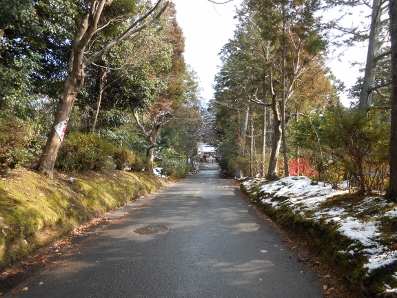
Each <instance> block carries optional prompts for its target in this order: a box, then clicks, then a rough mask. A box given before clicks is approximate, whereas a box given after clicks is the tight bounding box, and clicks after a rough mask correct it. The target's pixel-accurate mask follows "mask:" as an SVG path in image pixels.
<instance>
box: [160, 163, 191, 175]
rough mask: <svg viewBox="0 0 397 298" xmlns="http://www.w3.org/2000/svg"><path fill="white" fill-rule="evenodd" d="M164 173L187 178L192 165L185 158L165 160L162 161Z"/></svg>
mask: <svg viewBox="0 0 397 298" xmlns="http://www.w3.org/2000/svg"><path fill="white" fill-rule="evenodd" d="M161 166H162V168H163V171H162V172H163V173H164V174H165V175H167V176H171V177H173V178H185V177H187V175H188V174H189V170H190V166H189V165H188V164H186V162H185V161H184V160H175V159H170V160H164V161H163V162H162V163H161Z"/></svg>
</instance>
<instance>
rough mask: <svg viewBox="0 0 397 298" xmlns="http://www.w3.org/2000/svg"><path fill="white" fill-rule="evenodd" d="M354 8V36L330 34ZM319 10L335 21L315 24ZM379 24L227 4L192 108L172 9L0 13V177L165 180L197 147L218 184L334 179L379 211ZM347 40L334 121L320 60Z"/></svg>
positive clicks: (388, 52)
mask: <svg viewBox="0 0 397 298" xmlns="http://www.w3.org/2000/svg"><path fill="white" fill-rule="evenodd" d="M208 1H210V2H213V3H214V4H216V3H219V4H217V5H222V3H220V2H217V1H212V0H208ZM225 2H230V1H224V3H225ZM361 7H367V8H368V7H369V8H370V9H369V11H370V13H369V15H368V16H367V18H368V19H369V20H370V21H369V22H367V23H369V24H370V25H369V27H364V26H360V27H344V26H342V25H341V24H343V22H342V19H343V18H344V17H345V16H346V15H354V13H355V12H357V11H361ZM329 10H332V11H333V12H335V11H337V12H339V13H340V14H337V13H335V17H334V18H333V19H331V20H330V19H327V20H325V19H324V18H323V17H322V15H324V14H325V13H326V12H327V11H329ZM395 10H396V7H395V5H394V1H390V2H386V1H379V0H374V1H373V2H371V3H370V2H366V1H320V0H304V1H303V0H302V1H267V0H246V1H243V2H242V4H241V7H239V9H238V11H237V12H236V18H237V20H238V25H237V27H236V30H235V33H234V37H233V38H232V39H230V40H229V42H228V43H227V44H225V45H224V47H223V48H222V51H221V53H220V57H221V61H222V65H221V67H220V69H219V72H218V74H217V75H216V77H215V84H214V90H215V93H214V97H213V99H212V100H211V101H210V103H209V107H208V108H203V106H202V105H201V102H200V89H199V83H198V80H197V76H196V74H195V72H194V70H193V69H191V68H190V67H189V66H188V65H186V63H185V61H184V56H183V52H184V37H183V32H182V29H181V28H180V27H179V25H178V22H177V17H176V16H177V7H175V5H174V4H173V2H172V1H164V0H158V1H155V3H153V2H152V1H146V0H139V1H138V0H136V1H135V0H118V1H116V0H92V1H84V0H73V1H68V2H67V3H65V2H64V1H59V0H40V1H33V0H15V1H7V0H3V1H2V3H1V5H0V16H1V17H0V108H1V109H0V144H1V146H0V166H1V172H2V175H3V176H4V177H7V175H10V174H11V173H12V171H13V170H14V169H15V168H18V167H20V168H21V167H23V168H27V169H30V170H34V171H36V172H35V173H38V174H43V175H46V176H48V178H50V179H56V178H57V175H59V176H62V175H64V174H65V173H85V172H87V171H97V172H100V171H103V170H107V169H108V168H109V165H111V167H114V168H115V169H116V170H119V171H126V170H127V171H129V172H136V173H138V172H139V173H140V172H142V170H143V169H144V170H145V171H146V172H148V173H152V169H153V168H154V167H161V168H162V169H163V172H164V173H166V174H167V175H168V176H171V177H175V178H181V177H185V176H187V175H188V173H189V172H191V171H192V170H193V169H194V163H193V162H194V161H195V159H196V157H197V143H198V142H199V141H202V142H205V143H208V144H211V145H214V146H216V147H217V148H218V151H217V159H218V161H219V164H220V166H221V168H222V173H223V174H224V175H225V176H232V177H236V178H244V177H247V176H249V177H254V176H262V177H266V178H267V179H268V180H277V179H279V178H281V177H287V176H290V175H298V176H299V175H305V176H308V177H310V178H312V179H313V180H314V181H323V182H326V183H331V184H332V185H333V186H334V187H335V188H337V187H338V185H339V184H340V183H341V182H342V181H343V180H344V181H347V182H348V184H349V187H350V188H351V191H352V192H354V193H355V194H358V195H367V194H374V193H375V194H378V195H386V197H387V198H388V199H389V200H391V201H395V200H396V199H397V150H393V148H397V144H394V143H395V142H397V137H396V136H395V134H396V133H397V129H396V125H397V123H395V122H396V120H397V91H396V86H397V71H396V70H397V67H396V66H395V65H396V60H395V58H396V55H395V54H393V53H397V49H396V46H397V44H396V43H395V42H394V41H395V34H397V31H396V30H397V29H396V25H395V21H396V20H395V18H396V17H397V14H396V11H395ZM357 40H361V41H363V40H364V41H366V42H367V44H368V51H367V59H366V61H363V67H362V69H363V76H362V77H359V78H358V79H357V84H356V85H355V86H354V87H353V88H351V90H350V97H351V99H352V105H351V106H349V107H346V106H344V105H343V104H341V102H340V98H339V92H340V91H342V90H343V89H344V84H343V82H341V81H338V80H337V79H336V78H335V77H334V76H333V74H332V72H331V71H330V69H329V68H328V67H327V65H326V63H325V61H326V58H327V55H329V54H330V49H331V47H335V46H338V45H341V44H344V45H346V44H351V45H354V42H355V41H357ZM46 179H47V178H46ZM6 193H7V191H4V194H6ZM2 199H4V200H6V201H7V200H9V199H10V198H9V197H7V196H6V195H5V196H4V198H2ZM7 212H8V211H7ZM7 212H6V213H7ZM0 219H2V220H1V221H0V224H2V222H3V221H4V217H1V218H0ZM3 230H4V229H3ZM7 237H9V236H5V237H3V238H1V239H5V238H7ZM2 241H4V240H2Z"/></svg>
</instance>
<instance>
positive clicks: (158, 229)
mask: <svg viewBox="0 0 397 298" xmlns="http://www.w3.org/2000/svg"><path fill="white" fill-rule="evenodd" d="M167 231H168V228H167V227H163V226H147V227H141V228H138V229H135V230H134V232H135V233H137V234H160V233H165V232H167Z"/></svg>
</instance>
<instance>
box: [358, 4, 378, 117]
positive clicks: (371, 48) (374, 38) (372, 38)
mask: <svg viewBox="0 0 397 298" xmlns="http://www.w3.org/2000/svg"><path fill="white" fill-rule="evenodd" d="M381 15H382V13H381V0H373V4H372V16H371V29H370V34H369V40H368V52H367V61H366V63H365V72H364V79H363V85H362V88H361V93H360V101H359V105H358V108H359V111H360V113H362V114H366V113H367V110H368V106H370V105H371V104H372V88H373V87H374V82H375V74H374V71H375V67H376V62H375V57H376V53H377V52H378V51H379V48H380V46H381V43H380V42H379V33H380V26H381V25H380V22H381Z"/></svg>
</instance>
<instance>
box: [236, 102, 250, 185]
mask: <svg viewBox="0 0 397 298" xmlns="http://www.w3.org/2000/svg"><path fill="white" fill-rule="evenodd" d="M249 111H250V109H249V106H248V105H247V106H246V107H245V110H244V115H243V120H242V122H241V131H240V142H239V150H238V157H237V158H238V159H240V158H242V157H243V156H244V148H245V135H246V133H247V127H248V116H249ZM242 177H244V173H243V164H242V162H241V161H240V160H239V161H238V163H237V169H236V178H242Z"/></svg>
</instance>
